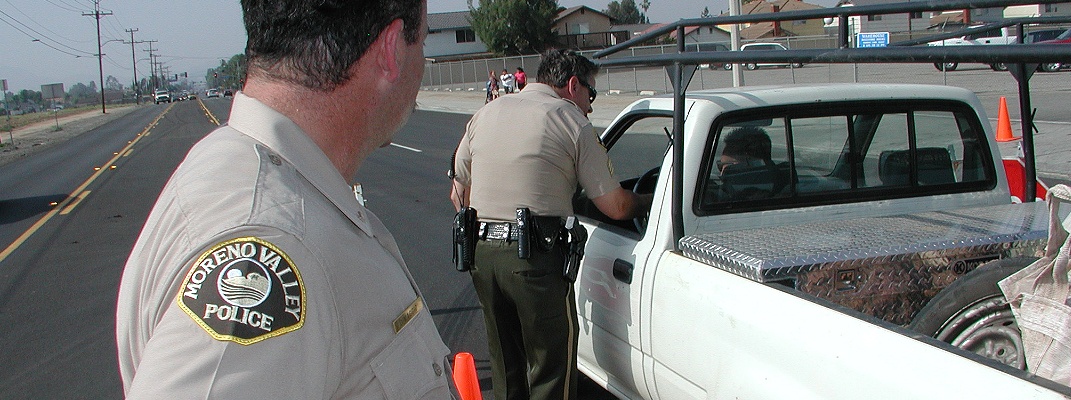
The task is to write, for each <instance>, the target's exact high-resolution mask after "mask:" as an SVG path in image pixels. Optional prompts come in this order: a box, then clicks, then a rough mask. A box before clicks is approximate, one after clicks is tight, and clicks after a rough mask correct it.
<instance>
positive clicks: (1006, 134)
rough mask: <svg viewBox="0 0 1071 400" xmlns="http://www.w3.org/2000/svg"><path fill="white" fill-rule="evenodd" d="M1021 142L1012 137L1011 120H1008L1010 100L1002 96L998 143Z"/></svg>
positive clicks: (998, 123)
mask: <svg viewBox="0 0 1071 400" xmlns="http://www.w3.org/2000/svg"><path fill="white" fill-rule="evenodd" d="M1015 140H1019V138H1017V137H1015V136H1012V129H1011V119H1009V118H1008V100H1006V99H1005V98H1004V96H1000V110H999V111H998V114H997V141H998V142H1011V141H1015Z"/></svg>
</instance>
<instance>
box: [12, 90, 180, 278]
mask: <svg viewBox="0 0 1071 400" xmlns="http://www.w3.org/2000/svg"><path fill="white" fill-rule="evenodd" d="M171 107H174V104H171V105H169V106H167V109H165V110H164V112H162V113H160V115H159V116H157V117H156V119H155V120H153V121H152V123H150V124H149V126H147V127H145V130H143V131H141V133H139V134H138V137H136V138H134V140H131V141H130V143H128V144H127V145H126V147H124V148H123V149H122V150H119V152H118V153H117V154H116V155H115V157H112V159H111V160H108V162H107V163H105V164H104V166H103V167H101V168H99V169H97V171H96V172H94V173H93V175H90V176H89V179H86V181H85V182H82V184H81V185H80V186H78V188H77V189H74V191H73V192H71V195H69V196H67V198H66V199H64V200H63V202H61V203H60V204H59V205H57V206H56V207H53V208H52V211H49V212H48V213H47V214H45V215H44V216H43V217H41V219H38V220H37V222H34V224H33V225H32V226H30V229H27V230H26V232H23V233H22V235H19V237H18V239H15V241H14V242H12V243H11V245H10V246H7V248H6V249H4V251H3V252H0V262H3V261H4V260H5V259H7V256H9V255H11V253H13V252H14V251H15V249H17V248H19V246H22V244H23V243H25V242H26V240H27V239H29V238H30V236H33V234H34V233H37V230H38V229H41V227H42V226H44V225H45V223H46V222H48V221H49V220H51V219H52V217H55V216H56V214H59V213H60V210H64V211H66V212H65V213H64V214H66V213H67V212H70V210H69V209H68V208H73V206H70V204H71V203H72V202H73V201H75V199H77V197H75V196H74V194H75V193H81V192H82V191H84V190H85V189H86V187H88V186H89V185H90V184H91V183H93V181H95V180H97V177H99V176H100V174H102V173H104V171H107V170H109V169H110V168H108V167H110V166H111V165H112V164H113V163H115V161H116V160H118V159H119V157H120V154H123V153H125V152H127V151H128V150H130V149H131V148H132V147H134V144H136V143H137V142H138V141H139V140H141V138H142V137H143V136H145V135H146V134H148V133H149V130H150V129H152V128H155V127H156V124H157V123H159V122H160V120H161V119H163V118H164V115H166V114H167V112H168V111H171ZM86 194H89V193H86ZM78 201H81V200H78Z"/></svg>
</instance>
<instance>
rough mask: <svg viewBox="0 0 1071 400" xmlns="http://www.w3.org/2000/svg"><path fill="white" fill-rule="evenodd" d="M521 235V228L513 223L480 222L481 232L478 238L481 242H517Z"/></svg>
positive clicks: (478, 233)
mask: <svg viewBox="0 0 1071 400" xmlns="http://www.w3.org/2000/svg"><path fill="white" fill-rule="evenodd" d="M519 234H520V228H518V227H517V224H516V223H513V222H480V230H479V232H477V237H479V238H480V240H512V241H516V240H517V238H518V236H519Z"/></svg>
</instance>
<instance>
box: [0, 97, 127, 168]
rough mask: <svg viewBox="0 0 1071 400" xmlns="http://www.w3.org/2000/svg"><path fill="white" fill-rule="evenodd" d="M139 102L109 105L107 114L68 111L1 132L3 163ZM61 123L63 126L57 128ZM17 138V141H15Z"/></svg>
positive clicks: (90, 127) (0, 162)
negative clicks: (72, 113) (65, 113)
mask: <svg viewBox="0 0 1071 400" xmlns="http://www.w3.org/2000/svg"><path fill="white" fill-rule="evenodd" d="M135 108H137V106H133V105H124V106H115V107H109V108H108V113H107V114H102V113H101V112H100V111H99V110H93V111H86V112H84V113H81V114H76V115H68V116H65V117H61V118H59V121H57V120H56V119H50V120H47V121H42V122H38V123H36V124H32V125H27V126H24V127H21V128H17V129H15V130H14V131H12V132H10V133H9V132H6V131H4V132H0V142H2V143H3V147H0V165H5V164H8V163H10V162H13V161H16V160H19V159H22V158H23V157H26V156H29V155H31V154H34V153H36V152H39V151H41V150H44V149H47V148H49V147H51V146H55V145H56V144H59V143H63V142H64V141H66V140H67V139H70V138H72V137H75V136H78V135H81V134H83V133H85V132H88V131H91V130H93V129H95V128H97V127H99V126H101V125H104V124H105V123H107V122H108V121H111V120H114V119H116V118H119V117H121V116H123V115H126V114H127V113H129V112H131V111H134V109H135ZM57 123H58V125H59V128H60V129H59V130H56V126H57ZM12 141H14V145H12Z"/></svg>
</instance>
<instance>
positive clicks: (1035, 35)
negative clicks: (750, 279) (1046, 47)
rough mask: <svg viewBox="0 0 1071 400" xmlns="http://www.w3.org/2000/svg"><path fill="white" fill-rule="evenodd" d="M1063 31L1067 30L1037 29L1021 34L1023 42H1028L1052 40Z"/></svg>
mask: <svg viewBox="0 0 1071 400" xmlns="http://www.w3.org/2000/svg"><path fill="white" fill-rule="evenodd" d="M1064 32H1067V29H1039V30H1036V31H1031V32H1027V33H1026V34H1024V36H1023V43H1026V44H1030V43H1038V42H1044V41H1046V40H1053V39H1056V38H1058V37H1060V35H1061V34H1063V33H1064Z"/></svg>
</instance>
